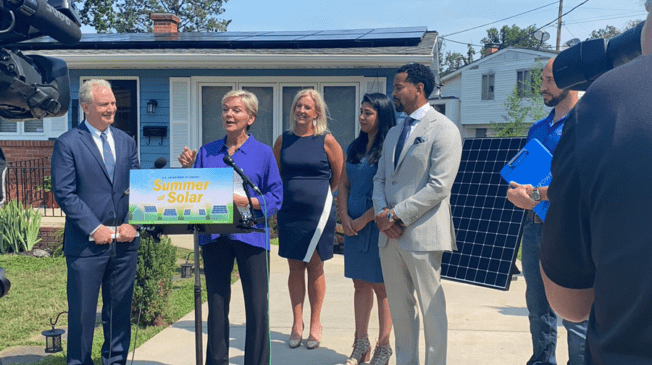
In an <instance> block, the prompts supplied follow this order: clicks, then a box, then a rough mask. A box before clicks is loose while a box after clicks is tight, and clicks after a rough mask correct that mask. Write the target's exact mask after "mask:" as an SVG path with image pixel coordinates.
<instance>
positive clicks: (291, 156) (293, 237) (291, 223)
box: [277, 132, 337, 262]
mask: <svg viewBox="0 0 652 365" xmlns="http://www.w3.org/2000/svg"><path fill="white" fill-rule="evenodd" d="M325 138H326V135H319V136H317V135H313V136H308V137H299V136H297V135H295V134H294V133H292V132H284V133H283V144H282V147H281V156H280V160H281V174H282V177H283V205H282V206H281V209H280V210H279V211H278V215H277V220H278V236H279V251H278V253H279V255H280V256H281V257H285V258H288V259H293V260H299V261H304V262H309V261H310V259H311V258H312V255H313V253H314V252H315V251H317V253H318V254H319V257H320V258H321V260H322V261H326V260H328V259H330V258H332V257H333V235H334V234H335V223H336V222H337V218H336V214H335V202H334V199H333V195H332V192H331V189H330V179H331V175H332V172H331V168H330V164H329V163H328V157H327V156H326V150H325V149H324V141H325Z"/></svg>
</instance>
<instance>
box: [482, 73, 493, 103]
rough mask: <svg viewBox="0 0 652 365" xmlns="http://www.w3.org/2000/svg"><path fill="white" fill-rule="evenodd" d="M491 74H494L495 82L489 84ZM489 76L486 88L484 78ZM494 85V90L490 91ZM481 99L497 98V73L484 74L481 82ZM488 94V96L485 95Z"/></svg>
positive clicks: (490, 99)
mask: <svg viewBox="0 0 652 365" xmlns="http://www.w3.org/2000/svg"><path fill="white" fill-rule="evenodd" d="M489 76H492V79H493V83H492V84H491V85H490V84H489ZM485 77H486V78H487V87H486V88H485V84H484V80H485ZM490 87H493V91H491V92H489V88H490ZM480 89H481V92H480V100H483V101H493V100H496V74H495V73H486V74H483V75H482V79H481V82H480ZM485 95H486V97H485Z"/></svg>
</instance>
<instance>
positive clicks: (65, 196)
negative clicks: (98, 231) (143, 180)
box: [52, 123, 140, 257]
mask: <svg viewBox="0 0 652 365" xmlns="http://www.w3.org/2000/svg"><path fill="white" fill-rule="evenodd" d="M109 128H111V132H112V133H113V139H114V141H115V154H116V156H115V161H116V163H115V170H114V177H113V183H111V180H110V179H109V174H108V172H107V170H106V167H105V166H104V160H103V159H102V154H101V153H100V151H99V150H98V148H97V145H96V144H95V142H94V141H93V136H92V135H91V133H90V131H89V130H88V128H87V127H86V123H81V124H80V125H79V127H78V128H75V129H72V130H70V131H68V132H66V133H64V134H63V135H61V136H60V137H59V138H58V139H57V141H56V142H55V144H54V152H53V155H52V191H53V192H54V196H55V199H56V200H57V203H59V206H60V207H61V210H63V212H64V213H65V214H66V228H65V244H64V253H65V254H66V255H67V256H80V257H84V256H95V255H100V254H102V253H103V252H105V251H106V250H108V249H109V248H110V246H111V245H96V244H95V242H93V241H89V240H88V238H89V236H90V234H91V232H92V231H93V230H94V229H95V228H97V227H98V226H99V225H100V224H104V225H105V226H107V227H110V228H111V229H115V228H114V227H115V226H120V225H121V224H123V223H127V222H128V219H129V214H128V213H129V197H128V195H126V191H127V189H128V188H129V171H130V170H131V169H139V168H140V165H139V163H138V150H137V148H136V142H135V141H134V140H133V138H131V137H130V136H129V135H127V134H126V133H124V132H123V131H121V130H119V129H116V128H114V127H109ZM134 243H135V244H139V243H140V239H139V238H136V239H135V240H134V242H132V244H134Z"/></svg>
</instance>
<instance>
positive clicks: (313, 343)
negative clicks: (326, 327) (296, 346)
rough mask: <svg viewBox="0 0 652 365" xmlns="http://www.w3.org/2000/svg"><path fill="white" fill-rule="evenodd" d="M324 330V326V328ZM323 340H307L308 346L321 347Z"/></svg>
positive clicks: (311, 348)
mask: <svg viewBox="0 0 652 365" xmlns="http://www.w3.org/2000/svg"><path fill="white" fill-rule="evenodd" d="M322 331H323V328H322ZM320 342H321V340H306V348H307V349H308V350H314V349H316V348H317V347H319V345H320Z"/></svg>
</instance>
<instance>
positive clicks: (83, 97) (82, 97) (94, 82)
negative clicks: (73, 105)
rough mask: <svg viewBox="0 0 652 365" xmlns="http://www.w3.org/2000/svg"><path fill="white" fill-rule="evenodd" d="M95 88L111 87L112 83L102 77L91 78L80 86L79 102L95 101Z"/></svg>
mask: <svg viewBox="0 0 652 365" xmlns="http://www.w3.org/2000/svg"><path fill="white" fill-rule="evenodd" d="M95 88H107V89H111V84H110V83H109V82H108V81H106V80H100V79H91V80H88V81H86V82H84V84H83V85H82V86H81V87H80V88H79V95H78V96H79V102H80V103H90V102H92V101H93V90H95Z"/></svg>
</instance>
